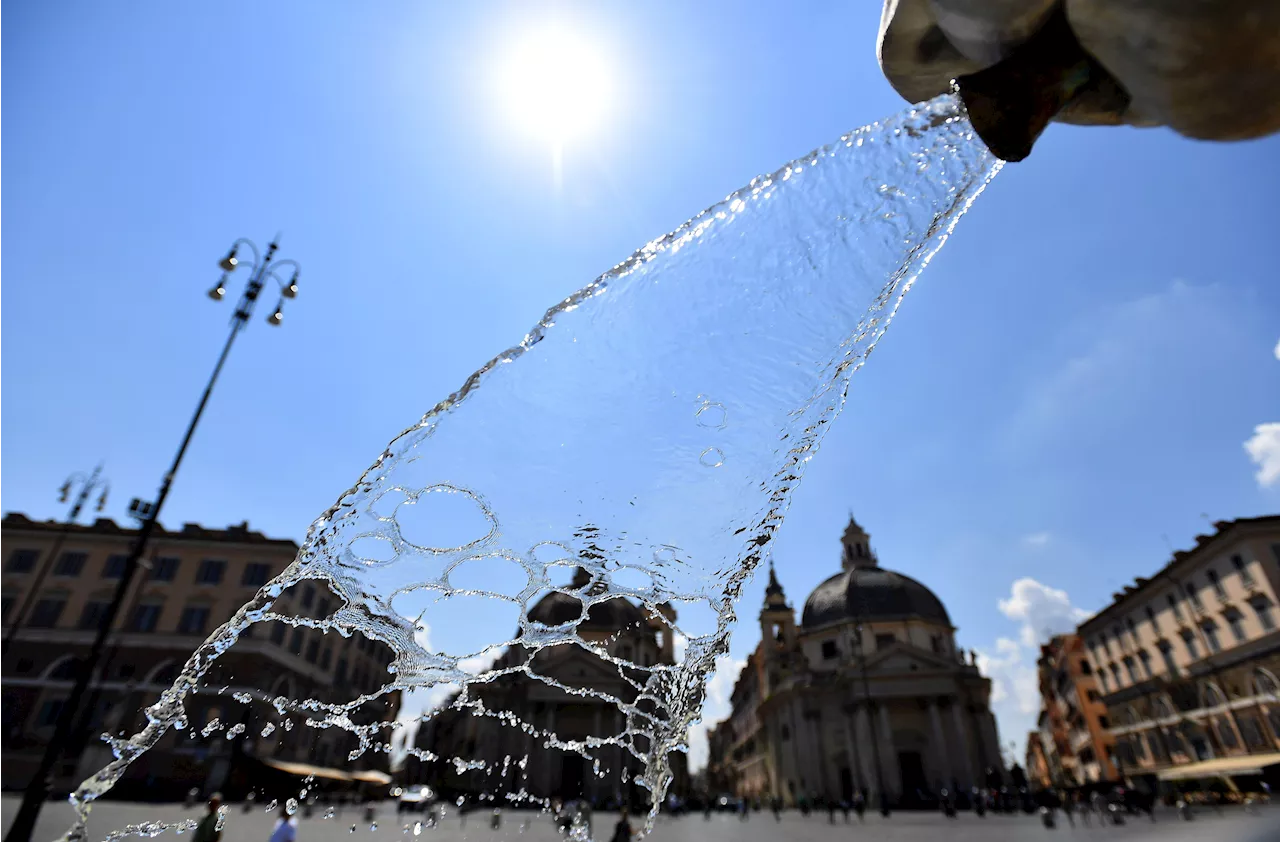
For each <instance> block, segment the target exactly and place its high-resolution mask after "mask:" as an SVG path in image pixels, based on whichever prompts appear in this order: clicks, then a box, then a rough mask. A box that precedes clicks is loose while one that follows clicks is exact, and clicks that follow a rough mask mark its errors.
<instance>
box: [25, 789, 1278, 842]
mask: <svg viewBox="0 0 1280 842" xmlns="http://www.w3.org/2000/svg"><path fill="white" fill-rule="evenodd" d="M17 805H18V799H17V798H16V797H12V796H4V798H3V799H2V800H0V812H2V813H3V820H4V829H5V830H6V831H7V830H8V828H9V822H10V820H11V819H12V816H13V814H14V812H15V811H16V809H17ZM322 814H323V813H322V811H320V810H317V811H316V813H315V814H314V816H313V817H312V818H309V819H299V821H298V842H460V840H467V842H558V840H559V838H560V837H559V836H558V834H557V833H556V831H555V829H554V828H553V827H552V825H551V822H550V820H549V819H548V818H547V817H545V816H542V815H540V814H538V813H535V812H526V811H506V812H504V814H503V816H502V826H501V827H500V828H499V829H498V830H493V829H491V828H490V827H489V815H487V814H485V813H483V812H473V813H469V814H468V815H467V817H466V820H465V822H464V821H462V820H461V819H460V818H459V816H458V814H457V812H456V811H449V812H448V813H447V814H446V816H445V818H444V820H443V821H442V822H441V823H440V825H439V826H438V827H436V828H430V829H429V828H427V827H425V826H423V827H422V828H420V832H419V834H418V835H415V834H414V828H413V824H412V822H413V820H414V817H412V816H408V817H404V816H397V815H396V811H395V807H394V805H393V804H392V803H390V802H388V803H386V804H384V805H382V806H380V807H379V808H378V810H377V819H376V820H377V829H376V830H373V829H371V827H370V823H369V822H366V821H364V819H363V813H362V811H360V810H357V809H354V808H347V809H346V810H344V811H343V813H342V814H341V815H335V816H334V818H332V819H323V818H321V816H322ZM278 815H279V811H277V812H273V813H270V814H268V813H265V812H264V811H263V808H262V806H261V805H259V806H258V807H255V808H254V809H253V810H252V811H251V812H249V813H244V812H241V809H240V806H239V805H232V806H231V808H230V811H229V813H228V817H227V824H226V828H225V829H224V831H223V836H222V842H267V838H268V836H269V835H270V833H271V828H272V825H273V823H274V822H275V819H276V817H277V816H278ZM70 817H71V809H70V807H68V806H67V805H66V804H62V803H58V804H50V805H49V806H47V807H46V808H45V810H44V812H43V813H42V814H41V818H40V824H39V826H38V828H37V834H36V842H49V840H52V839H54V838H55V837H57V836H59V835H60V834H61V833H62V831H63V830H65V829H66V827H67V825H68V824H69V822H70ZM188 817H191V818H198V817H199V811H198V810H195V811H188V810H184V809H183V808H182V806H181V805H172V804H131V803H124V802H110V801H108V802H103V803H101V804H99V805H98V806H97V807H95V808H94V811H93V817H92V820H91V822H90V826H89V829H90V834H91V836H90V839H91V840H92V842H99V840H101V839H103V837H105V836H106V835H107V833H108V832H110V831H112V830H118V829H120V828H122V827H124V826H125V825H127V824H131V823H136V822H141V821H148V820H155V819H161V820H164V821H177V820H179V819H182V818H188ZM1061 818H1062V816H1061V814H1059V819H1061ZM1157 819H1158V820H1157V821H1156V822H1155V823H1154V824H1153V823H1151V822H1150V821H1148V820H1146V819H1141V820H1130V821H1129V822H1128V823H1127V824H1125V825H1124V826H1122V827H1105V828H1103V827H1099V826H1098V824H1097V822H1096V821H1095V822H1094V823H1093V825H1092V826H1091V827H1084V826H1083V825H1082V823H1081V822H1080V819H1079V817H1077V818H1076V826H1075V828H1071V827H1069V826H1067V824H1066V823H1065V822H1061V821H1060V822H1059V824H1058V827H1057V828H1056V829H1054V830H1049V829H1047V828H1045V827H1043V826H1042V825H1041V823H1040V820H1039V819H1038V818H1037V817H1035V816H1023V815H1018V816H987V817H986V818H983V819H980V818H978V817H976V816H974V815H972V814H961V815H960V817H959V818H957V819H954V820H947V819H945V818H943V817H942V816H939V815H936V814H933V813H895V814H894V815H893V816H891V817H890V818H888V819H882V818H880V816H878V815H876V816H868V817H867V820H866V822H865V823H863V824H858V823H857V821H856V820H855V821H854V822H853V823H851V824H849V825H846V824H844V823H843V822H841V821H840V819H839V817H838V816H837V823H836V824H834V825H832V824H828V822H827V817H826V815H817V814H815V815H811V816H809V817H807V818H805V817H802V816H800V815H799V814H795V813H791V814H784V815H783V817H782V821H781V822H775V821H774V820H773V817H772V816H771V815H770V814H768V813H758V814H753V815H752V816H751V818H750V819H749V820H748V821H745V822H744V821H740V820H738V819H737V818H735V817H733V816H729V815H714V816H712V817H711V818H710V819H709V820H706V819H703V817H702V816H701V815H700V814H699V815H689V816H682V817H679V818H667V817H665V816H664V817H662V818H660V819H659V820H658V822H657V824H656V826H655V828H654V831H653V835H652V836H651V837H649V838H651V839H653V840H654V842H686V840H689V842H692V841H693V840H699V842H701V841H702V840H706V842H722V841H723V842H775V840H795V842H832V841H833V840H853V841H854V842H856V841H857V840H877V842H878V840H893V842H906V841H907V840H919V842H979V840H983V842H985V840H996V841H997V842H999V841H1000V840H1009V842H1015V840H1024V839H1030V840H1048V839H1059V838H1069V839H1075V840H1086V839H1088V840H1093V839H1098V840H1102V839H1107V840H1110V839H1115V840H1126V842H1129V840H1145V842H1153V840H1160V842H1180V841H1181V840H1219V839H1221V840H1241V842H1252V840H1262V839H1280V807H1277V806H1272V807H1269V808H1266V809H1264V810H1262V811H1261V812H1260V813H1258V814H1255V815H1247V814H1245V813H1244V812H1243V811H1241V810H1239V809H1232V810H1224V811H1223V813H1222V814H1221V815H1217V814H1215V813H1214V812H1213V811H1205V812H1203V813H1200V814H1198V815H1197V818H1196V820H1195V821H1192V822H1185V821H1179V820H1177V819H1176V817H1175V816H1173V814H1172V813H1158V814H1157ZM616 821H617V817H616V815H613V814H606V813H598V814H596V816H595V820H594V831H595V838H596V839H600V840H604V842H607V840H609V839H610V838H611V836H612V833H613V826H614V823H615V822H616ZM353 827H354V830H352V828H353ZM166 837H168V838H170V839H173V840H175V842H176V840H177V839H179V838H180V837H174V836H170V835H169V834H166V835H165V836H161V837H158V839H159V840H164V839H165V838H166ZM131 838H133V839H137V838H139V837H131Z"/></svg>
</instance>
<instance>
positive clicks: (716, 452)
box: [698, 447, 724, 468]
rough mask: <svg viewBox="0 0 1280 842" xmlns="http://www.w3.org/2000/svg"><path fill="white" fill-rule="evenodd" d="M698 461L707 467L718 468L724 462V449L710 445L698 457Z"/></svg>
mask: <svg viewBox="0 0 1280 842" xmlns="http://www.w3.org/2000/svg"><path fill="white" fill-rule="evenodd" d="M698 461H699V462H701V463H702V464H703V466H704V467H707V468H718V467H720V466H721V465H723V464H724V451H722V450H721V449H720V448H718V447H708V448H707V449H706V450H704V451H702V455H700V456H699V457H698Z"/></svg>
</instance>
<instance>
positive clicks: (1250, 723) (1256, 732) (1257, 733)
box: [1236, 713, 1267, 748]
mask: <svg viewBox="0 0 1280 842" xmlns="http://www.w3.org/2000/svg"><path fill="white" fill-rule="evenodd" d="M1236 721H1238V722H1239V723H1240V734H1241V736H1243V737H1244V742H1245V745H1247V746H1248V747H1249V748H1264V747H1265V746H1266V744H1267V738H1266V736H1265V735H1264V734H1263V733H1262V725H1261V724H1260V723H1259V722H1258V717H1256V716H1254V715H1253V714H1252V713H1241V714H1237V715H1236Z"/></svg>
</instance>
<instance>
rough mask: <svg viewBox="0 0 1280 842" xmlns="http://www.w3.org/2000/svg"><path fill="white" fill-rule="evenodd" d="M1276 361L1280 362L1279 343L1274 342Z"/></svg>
mask: <svg viewBox="0 0 1280 842" xmlns="http://www.w3.org/2000/svg"><path fill="white" fill-rule="evenodd" d="M1276 359H1277V360H1280V342H1276Z"/></svg>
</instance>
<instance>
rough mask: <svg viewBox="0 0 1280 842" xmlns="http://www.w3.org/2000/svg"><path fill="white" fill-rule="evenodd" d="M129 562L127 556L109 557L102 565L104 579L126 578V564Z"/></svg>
mask: <svg viewBox="0 0 1280 842" xmlns="http://www.w3.org/2000/svg"><path fill="white" fill-rule="evenodd" d="M128 560H129V557H128V556H127V555H109V556H107V560H106V561H105V562H103V564H102V578H104V579H122V578H124V564H125V562H126V561H128Z"/></svg>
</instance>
